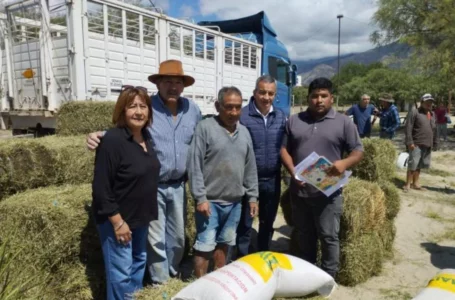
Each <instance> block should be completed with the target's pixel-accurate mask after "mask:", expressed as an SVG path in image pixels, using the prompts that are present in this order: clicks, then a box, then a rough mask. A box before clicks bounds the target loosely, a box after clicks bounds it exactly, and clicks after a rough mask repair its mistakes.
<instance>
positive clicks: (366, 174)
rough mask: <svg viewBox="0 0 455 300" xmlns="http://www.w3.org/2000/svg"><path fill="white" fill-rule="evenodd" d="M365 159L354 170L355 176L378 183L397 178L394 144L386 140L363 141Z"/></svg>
mask: <svg viewBox="0 0 455 300" xmlns="http://www.w3.org/2000/svg"><path fill="white" fill-rule="evenodd" d="M362 143H363V148H364V151H365V152H364V157H363V159H362V160H361V161H360V162H359V163H358V164H357V165H356V166H355V167H354V168H353V169H352V172H353V176H356V177H358V178H360V179H363V180H368V181H373V182H377V181H379V180H381V181H391V180H392V179H393V178H394V177H395V171H396V167H395V162H396V159H397V152H396V149H395V146H394V145H393V143H392V142H391V141H389V140H385V139H368V138H367V139H362Z"/></svg>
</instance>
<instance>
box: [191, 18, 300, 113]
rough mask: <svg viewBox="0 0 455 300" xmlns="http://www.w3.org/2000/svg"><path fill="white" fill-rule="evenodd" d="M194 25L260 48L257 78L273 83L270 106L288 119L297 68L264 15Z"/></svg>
mask: <svg viewBox="0 0 455 300" xmlns="http://www.w3.org/2000/svg"><path fill="white" fill-rule="evenodd" d="M198 24H199V25H201V26H206V27H209V28H214V29H219V30H220V31H221V32H223V33H227V34H232V35H236V36H240V37H242V38H247V39H249V40H253V41H254V42H256V43H258V44H261V45H262V47H263V48H262V59H261V62H262V63H261V75H264V74H269V75H271V76H272V77H273V78H275V79H276V81H277V95H276V97H275V102H274V106H275V107H278V108H280V109H281V110H283V111H284V112H285V113H286V114H287V115H288V116H289V114H290V110H291V105H292V100H291V97H292V88H293V87H294V86H295V84H296V71H297V68H296V66H295V65H292V63H291V59H290V58H289V54H288V51H287V49H286V47H285V45H284V44H283V43H282V42H280V41H279V40H278V39H277V33H276V31H275V30H274V29H273V27H272V25H271V23H270V21H269V19H268V17H267V15H266V14H265V12H264V11H261V12H259V13H257V14H255V15H252V16H248V17H245V18H240V19H235V20H225V21H203V22H199V23H198ZM252 92H253V91H251V93H252Z"/></svg>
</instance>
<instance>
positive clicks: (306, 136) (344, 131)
mask: <svg viewBox="0 0 455 300" xmlns="http://www.w3.org/2000/svg"><path fill="white" fill-rule="evenodd" d="M283 146H284V147H286V148H287V150H288V152H289V154H290V155H291V157H292V160H293V162H294V165H297V164H299V163H300V162H301V161H302V160H304V159H305V158H306V157H307V156H309V155H310V154H311V153H313V152H316V153H317V154H319V155H320V156H324V157H326V158H327V159H328V160H329V161H331V162H335V161H337V160H340V159H342V158H343V154H344V153H345V152H347V153H350V152H352V151H354V150H358V151H363V145H362V142H361V140H360V136H359V133H358V132H357V128H356V126H355V125H354V123H353V122H352V121H351V120H350V119H349V117H348V116H345V115H342V114H339V113H337V112H335V110H333V109H330V110H329V112H328V113H327V114H326V115H325V116H324V117H323V118H321V119H319V120H315V119H314V118H313V117H312V116H311V114H310V112H309V111H308V110H307V111H304V112H301V113H298V114H295V115H292V116H291V117H290V118H289V120H288V122H287V124H286V133H285V137H284V139H283ZM291 191H293V192H296V193H297V195H298V196H300V197H305V198H313V197H324V194H323V193H322V192H320V191H319V190H317V189H316V188H315V187H313V186H311V185H310V184H306V185H305V187H304V188H301V189H299V190H296V187H295V185H294V188H292V185H291Z"/></svg>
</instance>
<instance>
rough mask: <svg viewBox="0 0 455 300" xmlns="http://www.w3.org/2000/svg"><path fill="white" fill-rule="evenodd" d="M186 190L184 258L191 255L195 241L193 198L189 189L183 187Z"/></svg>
mask: <svg viewBox="0 0 455 300" xmlns="http://www.w3.org/2000/svg"><path fill="white" fill-rule="evenodd" d="M185 190H186V203H187V208H186V220H185V252H184V257H188V256H190V255H192V253H193V245H194V242H195V241H196V220H195V216H194V214H195V212H196V202H195V201H194V200H193V197H192V196H191V193H190V188H189V186H188V185H186V186H185Z"/></svg>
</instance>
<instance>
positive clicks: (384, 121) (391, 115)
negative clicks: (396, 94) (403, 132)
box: [379, 94, 400, 140]
mask: <svg viewBox="0 0 455 300" xmlns="http://www.w3.org/2000/svg"><path fill="white" fill-rule="evenodd" d="M379 101H381V106H382V110H381V113H380V121H379V126H380V127H381V131H380V133H379V137H380V138H381V139H389V140H392V139H393V138H394V137H395V133H396V131H397V129H398V128H400V114H399V113H398V108H397V107H396V106H395V105H394V103H395V100H394V99H393V98H392V95H390V94H383V95H382V96H381V97H380V98H379Z"/></svg>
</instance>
